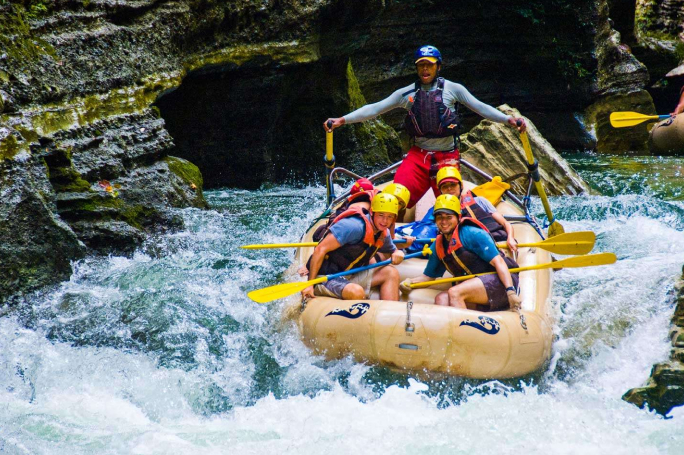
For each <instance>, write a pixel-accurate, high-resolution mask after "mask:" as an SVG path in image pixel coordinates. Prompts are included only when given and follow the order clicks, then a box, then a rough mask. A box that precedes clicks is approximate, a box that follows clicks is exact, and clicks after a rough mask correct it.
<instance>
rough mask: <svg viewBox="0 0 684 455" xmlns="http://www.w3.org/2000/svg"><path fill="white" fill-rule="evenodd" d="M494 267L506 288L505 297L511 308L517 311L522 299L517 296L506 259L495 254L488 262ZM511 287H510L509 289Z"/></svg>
mask: <svg viewBox="0 0 684 455" xmlns="http://www.w3.org/2000/svg"><path fill="white" fill-rule="evenodd" d="M489 263H490V264H492V265H493V266H494V268H495V269H496V274H497V276H498V277H499V279H500V280H501V282H502V283H503V285H504V287H505V288H506V297H507V298H508V304H509V305H510V306H511V310H513V311H518V310H520V306H521V305H522V300H521V299H520V297H519V296H518V293H517V291H516V290H515V286H514V285H513V278H512V277H511V272H510V271H509V269H508V265H506V261H504V259H503V258H502V257H501V256H496V257H495V258H494V259H492V260H491V261H490V262H489ZM511 288H512V289H511Z"/></svg>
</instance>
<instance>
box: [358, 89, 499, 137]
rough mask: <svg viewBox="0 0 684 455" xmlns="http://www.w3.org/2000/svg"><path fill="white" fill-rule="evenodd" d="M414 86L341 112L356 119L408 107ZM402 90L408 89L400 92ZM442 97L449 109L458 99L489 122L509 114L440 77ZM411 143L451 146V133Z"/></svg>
mask: <svg viewBox="0 0 684 455" xmlns="http://www.w3.org/2000/svg"><path fill="white" fill-rule="evenodd" d="M414 89H415V84H411V85H408V86H406V87H404V88H400V89H399V90H397V91H395V92H394V93H392V94H391V95H390V96H388V97H387V98H385V99H384V100H382V101H378V102H377V103H373V104H366V105H365V106H363V107H360V108H359V109H357V110H355V111H354V112H350V113H349V114H347V115H345V116H344V121H345V123H358V122H363V121H365V120H369V119H372V118H375V117H377V116H378V115H380V114H384V113H385V112H388V111H391V110H392V109H396V108H403V109H406V110H409V109H411V104H412V103H411V101H409V96H410V95H413V94H414ZM421 90H425V91H432V90H437V79H436V78H435V80H434V81H433V83H432V85H421ZM406 92H410V93H408V94H406V95H403V94H404V93H406ZM442 100H443V102H444V104H445V105H446V106H447V107H448V108H449V109H451V110H452V111H454V110H455V109H456V102H459V103H461V104H463V105H464V106H466V107H467V108H468V109H470V110H471V111H473V112H476V113H478V114H480V115H481V116H483V117H484V118H486V119H488V120H491V121H493V122H498V123H506V122H507V121H508V118H509V116H508V115H506V114H504V113H502V112H500V111H498V110H496V109H495V108H493V107H492V106H490V105H488V104H485V103H483V102H482V101H480V100H478V99H477V98H475V97H474V96H473V95H472V94H471V93H470V92H469V91H468V90H467V89H466V88H465V87H464V86H462V85H461V84H457V83H455V82H451V81H448V80H444V93H443V94H442ZM415 145H417V146H418V147H420V148H422V149H425V150H433V151H446V150H453V148H454V139H453V137H451V136H449V137H439V138H426V137H417V138H416V142H415Z"/></svg>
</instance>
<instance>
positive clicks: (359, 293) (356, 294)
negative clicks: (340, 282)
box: [342, 283, 366, 300]
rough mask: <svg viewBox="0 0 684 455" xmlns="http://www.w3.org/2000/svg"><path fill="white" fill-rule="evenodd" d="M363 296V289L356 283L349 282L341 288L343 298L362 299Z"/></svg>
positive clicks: (364, 295) (364, 296)
mask: <svg viewBox="0 0 684 455" xmlns="http://www.w3.org/2000/svg"><path fill="white" fill-rule="evenodd" d="M365 298H366V293H365V291H364V289H363V288H362V287H361V286H359V285H358V284H356V283H349V284H348V285H346V286H345V287H344V289H342V299H343V300H363V299H365Z"/></svg>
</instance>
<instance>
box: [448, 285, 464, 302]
mask: <svg viewBox="0 0 684 455" xmlns="http://www.w3.org/2000/svg"><path fill="white" fill-rule="evenodd" d="M447 294H448V296H449V298H450V299H460V298H461V297H462V295H461V290H460V289H459V287H458V286H453V287H451V288H449V290H448V291H447Z"/></svg>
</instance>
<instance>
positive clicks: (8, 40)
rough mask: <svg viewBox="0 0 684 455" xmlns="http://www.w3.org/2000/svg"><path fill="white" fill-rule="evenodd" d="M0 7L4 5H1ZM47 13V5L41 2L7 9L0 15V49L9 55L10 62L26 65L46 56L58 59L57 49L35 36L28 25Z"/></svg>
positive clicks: (27, 2) (31, 2) (15, 5)
mask: <svg viewBox="0 0 684 455" xmlns="http://www.w3.org/2000/svg"><path fill="white" fill-rule="evenodd" d="M4 1H5V0H0V2H4ZM0 6H4V4H3V3H0ZM47 11H48V9H47V6H46V4H45V3H43V2H41V1H40V0H38V1H26V2H24V4H16V3H13V4H11V5H10V6H9V7H5V10H4V11H2V14H0V49H3V51H4V52H6V53H7V56H8V58H9V60H11V61H14V62H15V63H17V64H25V63H26V62H27V61H29V62H30V61H34V60H36V59H38V58H40V57H42V56H44V55H48V56H50V57H53V58H54V57H56V52H55V49H54V48H53V47H52V46H51V45H50V44H49V43H48V42H46V41H45V40H42V39H40V38H38V37H35V36H33V34H32V32H31V28H30V27H29V24H28V21H29V20H31V19H34V18H36V17H38V16H39V15H41V14H44V13H46V12H47Z"/></svg>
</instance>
